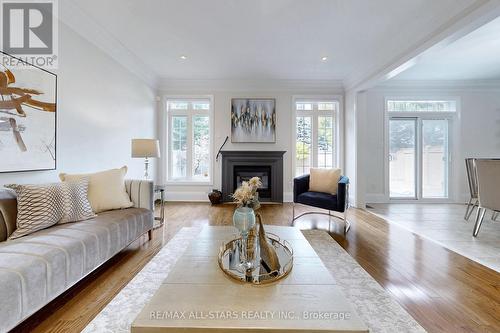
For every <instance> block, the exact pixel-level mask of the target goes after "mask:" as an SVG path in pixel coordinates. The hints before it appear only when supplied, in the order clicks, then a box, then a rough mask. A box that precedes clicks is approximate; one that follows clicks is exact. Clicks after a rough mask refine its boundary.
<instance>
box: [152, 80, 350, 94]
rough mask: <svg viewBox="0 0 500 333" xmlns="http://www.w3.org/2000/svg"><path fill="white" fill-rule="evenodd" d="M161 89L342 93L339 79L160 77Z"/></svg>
mask: <svg viewBox="0 0 500 333" xmlns="http://www.w3.org/2000/svg"><path fill="white" fill-rule="evenodd" d="M158 89H159V90H161V91H248V90H253V91H265V90H270V91H305V92H309V91H318V90H321V91H329V92H335V93H343V92H344V86H343V82H342V81H341V80H222V79H213V80H208V79H207V80H189V79H185V80H182V79H160V81H159V84H158Z"/></svg>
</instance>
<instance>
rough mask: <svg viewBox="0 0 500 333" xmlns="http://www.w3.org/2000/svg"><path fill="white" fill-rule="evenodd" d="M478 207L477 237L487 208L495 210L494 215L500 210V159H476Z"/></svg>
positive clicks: (474, 231)
mask: <svg viewBox="0 0 500 333" xmlns="http://www.w3.org/2000/svg"><path fill="white" fill-rule="evenodd" d="M475 167H476V175H477V185H478V186H477V188H478V192H477V194H478V203H479V205H478V208H477V215H476V224H475V225H474V230H473V232H472V235H473V236H474V237H476V236H477V235H478V233H479V229H480V228H481V224H482V223H483V220H484V215H485V213H486V210H487V209H490V210H492V211H493V216H495V215H497V214H498V212H500V160H488V159H476V160H475Z"/></svg>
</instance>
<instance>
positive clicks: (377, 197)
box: [365, 193, 388, 203]
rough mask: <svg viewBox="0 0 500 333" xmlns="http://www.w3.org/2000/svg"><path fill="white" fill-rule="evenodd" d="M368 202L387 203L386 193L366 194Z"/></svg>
mask: <svg viewBox="0 0 500 333" xmlns="http://www.w3.org/2000/svg"><path fill="white" fill-rule="evenodd" d="M365 199H366V203H387V201H388V200H387V198H386V196H385V194H379V193H367V194H366V195H365Z"/></svg>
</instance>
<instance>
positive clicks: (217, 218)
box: [15, 203, 500, 332]
mask: <svg viewBox="0 0 500 333" xmlns="http://www.w3.org/2000/svg"><path fill="white" fill-rule="evenodd" d="M233 209H234V207H233V206H231V205H222V206H217V207H211V206H210V205H208V204H205V203H167V205H166V214H165V215H166V218H167V222H166V225H165V227H164V228H160V229H157V230H155V231H154V235H153V237H154V238H153V241H151V242H148V241H147V237H146V236H143V237H142V238H141V239H139V240H137V241H136V242H134V243H133V244H131V245H130V246H129V247H128V248H127V249H126V250H124V251H122V252H121V253H120V254H118V255H117V256H115V257H114V258H113V259H111V260H110V261H109V262H107V263H106V264H104V265H103V266H102V267H101V268H100V269H99V270H98V271H96V272H94V273H93V274H91V275H90V276H88V277H87V278H85V279H84V280H83V281H81V282H80V283H78V284H77V285H76V286H75V287H73V288H72V289H71V290H70V291H68V292H66V293H65V294H63V295H62V296H60V297H59V298H57V299H56V300H55V301H53V302H52V303H50V304H49V305H47V306H46V307H44V308H43V309H42V310H41V311H39V312H38V313H36V314H35V315H33V316H32V317H30V318H29V319H28V320H26V321H25V322H24V323H23V324H21V325H20V326H18V327H17V328H16V329H15V331H16V332H27V331H32V332H79V331H80V330H82V329H83V328H84V327H85V326H86V325H87V324H88V323H89V322H90V321H91V320H92V318H94V317H95V316H96V315H97V314H98V313H99V312H100V311H101V310H102V309H103V308H104V307H105V306H106V304H107V303H108V302H109V301H110V300H111V299H112V298H113V297H114V296H115V295H116V294H117V293H118V292H119V291H120V290H121V289H122V288H123V287H124V286H125V285H126V284H127V283H128V282H129V281H130V280H131V279H132V278H133V277H134V275H135V274H137V273H138V272H139V271H140V270H141V269H142V267H144V265H145V264H146V263H147V262H148V261H149V260H150V259H151V258H152V257H153V256H154V255H155V254H156V253H157V252H158V251H159V250H160V249H161V247H162V246H163V245H164V244H166V243H167V242H168V241H169V240H170V239H171V238H172V237H173V236H174V235H175V234H176V233H177V231H178V230H180V229H181V228H182V227H185V226H200V225H228V224H231V217H232V211H233ZM303 209H305V208H304V207H300V208H299V209H298V212H299V213H300V211H301V210H303ZM261 214H262V216H263V218H264V221H265V223H266V224H275V225H290V221H291V217H292V207H291V204H284V205H263V207H262V209H261ZM349 220H350V221H351V225H352V226H351V230H350V231H349V233H348V235H347V237H344V236H343V235H342V225H341V224H340V223H336V222H334V221H335V220H332V222H331V223H330V227H331V229H330V230H331V233H330V234H331V235H332V237H333V238H334V239H335V240H336V241H337V242H338V243H339V244H340V245H341V246H342V247H343V248H344V249H345V250H346V251H347V252H348V253H349V254H350V255H351V256H352V257H353V258H354V259H356V261H357V262H358V263H359V264H360V265H361V266H362V267H363V268H364V269H365V270H366V271H367V272H368V273H369V274H370V275H371V276H372V277H373V278H374V279H375V280H377V281H378V282H379V283H380V284H381V285H382V286H383V287H384V288H385V289H386V290H387V291H388V292H389V293H390V294H391V295H392V296H393V297H394V298H395V299H396V300H397V301H398V302H399V303H400V304H401V305H402V306H403V307H404V308H405V309H406V310H407V311H408V312H409V313H410V314H411V315H412V316H413V317H414V318H415V319H416V320H417V321H418V322H419V323H420V324H421V325H422V326H423V327H424V328H425V329H426V330H428V331H429V332H500V274H498V273H497V272H495V271H493V270H491V269H488V268H486V267H484V266H482V265H480V264H477V263H475V262H473V261H471V260H469V259H467V258H465V257H462V256H460V255H458V254H456V253H454V252H451V251H449V250H447V249H446V248H443V247H441V246H440V245H437V244H436V243H434V242H432V241H429V240H428V239H426V238H423V237H420V236H417V235H415V234H413V233H411V232H409V231H407V230H406V229H403V228H401V227H398V226H396V225H391V224H389V223H387V222H386V221H385V220H383V219H382V218H380V217H377V216H375V215H373V214H371V213H369V212H367V211H364V210H358V209H351V210H350V212H349ZM296 226H297V227H300V228H302V229H315V228H320V229H328V227H329V221H328V217H325V216H321V215H306V216H304V217H303V218H301V219H300V220H298V221H297V223H296Z"/></svg>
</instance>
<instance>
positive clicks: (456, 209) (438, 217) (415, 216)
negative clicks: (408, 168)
mask: <svg viewBox="0 0 500 333" xmlns="http://www.w3.org/2000/svg"><path fill="white" fill-rule="evenodd" d="M370 206H371V207H373V208H371V209H368V211H370V212H372V213H374V214H376V215H378V216H380V217H381V218H383V219H385V220H386V221H389V222H390V223H393V224H396V225H398V226H401V227H403V228H405V229H407V230H410V231H411V232H413V233H415V234H417V235H419V236H422V237H425V238H427V239H430V240H431V241H434V242H436V243H438V244H440V245H441V246H443V247H445V248H447V249H449V250H451V251H453V252H456V253H458V254H460V255H462V256H464V257H467V258H469V259H471V260H474V261H476V262H478V263H480V264H482V265H484V266H486V267H489V268H491V269H493V270H495V271H497V272H500V218H498V221H492V220H491V212H490V211H489V212H488V213H487V214H486V216H485V219H484V221H483V224H482V225H481V229H480V231H479V235H478V236H477V237H473V236H472V229H473V227H474V223H475V218H476V214H475V213H476V210H474V214H472V216H471V217H470V219H469V221H465V220H464V213H465V205H459V204H400V203H397V204H370Z"/></svg>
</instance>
